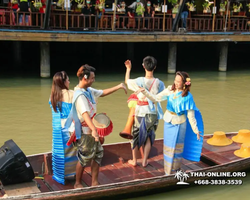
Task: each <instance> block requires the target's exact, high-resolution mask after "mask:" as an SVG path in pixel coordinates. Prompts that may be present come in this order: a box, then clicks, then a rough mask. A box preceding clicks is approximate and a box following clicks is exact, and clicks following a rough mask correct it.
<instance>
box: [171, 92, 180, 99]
mask: <svg viewBox="0 0 250 200" xmlns="http://www.w3.org/2000/svg"><path fill="white" fill-rule="evenodd" d="M176 93H178V92H175V93H174V96H173V99H177V98H179V97H180V96H181V94H182V93H180V94H179V95H178V96H176Z"/></svg>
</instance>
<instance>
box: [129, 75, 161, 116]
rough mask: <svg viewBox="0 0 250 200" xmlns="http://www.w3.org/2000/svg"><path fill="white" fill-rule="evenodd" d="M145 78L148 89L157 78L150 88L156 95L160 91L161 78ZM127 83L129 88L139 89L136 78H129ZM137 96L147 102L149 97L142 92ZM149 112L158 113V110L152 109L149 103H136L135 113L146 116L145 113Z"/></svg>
mask: <svg viewBox="0 0 250 200" xmlns="http://www.w3.org/2000/svg"><path fill="white" fill-rule="evenodd" d="M143 79H144V83H145V86H146V87H147V89H149V88H150V87H151V85H152V83H153V81H154V80H155V81H154V83H153V85H152V87H151V89H150V93H152V94H154V95H156V94H157V93H158V91H159V89H158V88H159V83H160V80H159V79H158V78H156V79H147V78H143ZM127 85H128V89H130V90H132V91H134V92H135V91H137V90H139V86H138V85H137V83H136V79H128V80H127ZM137 97H138V99H139V101H146V102H147V101H148V100H147V97H146V96H145V95H144V94H142V93H139V94H138V95H137ZM149 113H152V114H156V111H151V109H150V108H149V106H148V105H144V106H139V105H136V108H135V115H136V116H139V117H145V114H149Z"/></svg>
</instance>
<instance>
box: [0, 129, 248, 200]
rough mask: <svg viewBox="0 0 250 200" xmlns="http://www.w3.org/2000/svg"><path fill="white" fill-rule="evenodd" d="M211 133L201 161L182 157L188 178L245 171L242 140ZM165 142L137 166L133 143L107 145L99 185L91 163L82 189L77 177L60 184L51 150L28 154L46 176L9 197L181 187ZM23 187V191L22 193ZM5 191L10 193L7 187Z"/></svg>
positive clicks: (37, 170) (78, 195)
mask: <svg viewBox="0 0 250 200" xmlns="http://www.w3.org/2000/svg"><path fill="white" fill-rule="evenodd" d="M235 134H236V133H228V134H227V137H229V138H231V137H232V136H234V135H235ZM210 137H212V135H206V136H204V144H203V150H202V156H201V161H200V162H190V161H187V160H183V162H182V169H183V170H185V171H186V173H187V174H189V177H190V178H188V179H187V180H186V182H188V183H194V181H195V180H198V179H205V177H191V176H190V172H203V173H207V172H218V173H219V172H236V171H245V170H247V169H249V168H250V158H245V159H242V158H239V157H236V156H235V155H234V153H233V152H234V151H235V150H237V149H239V148H240V144H238V143H235V142H233V143H232V144H231V145H228V146H224V147H215V146H211V145H209V144H207V142H206V140H207V139H209V138H210ZM162 145H163V140H162V139H159V140H156V141H155V143H154V146H153V147H152V151H151V154H150V156H149V165H148V166H147V167H145V168H143V167H142V166H141V162H140V160H139V165H138V166H136V167H132V166H130V165H128V164H127V160H128V159H131V150H130V148H131V147H130V143H128V142H126V143H117V144H108V145H104V155H105V156H104V158H103V162H102V167H101V168H100V173H99V182H100V185H99V186H94V187H90V185H91V170H90V167H89V166H88V167H86V168H85V172H84V174H83V175H82V183H83V185H84V186H85V187H84V188H83V189H73V185H74V177H72V179H69V180H67V183H66V185H61V184H59V183H57V182H56V181H54V180H53V179H52V175H51V174H52V168H51V153H44V154H38V155H32V156H28V159H29V161H30V163H31V165H32V167H33V170H34V172H35V174H36V175H41V174H42V175H43V177H36V178H35V179H34V180H33V184H34V183H35V185H36V186H38V187H36V186H35V187H36V189H37V191H36V192H35V193H34V187H31V186H30V187H24V188H19V186H20V185H23V184H27V183H22V184H16V185H13V186H12V191H13V189H15V194H14V196H10V195H8V197H6V199H31V198H32V199H71V200H73V199H91V198H105V197H109V198H111V197H114V196H116V198H117V197H119V195H121V196H122V197H123V198H124V197H129V195H131V194H135V193H138V192H139V193H140V194H146V192H148V191H150V192H152V191H153V190H157V191H159V190H161V189H164V191H166V190H167V188H178V187H182V186H180V185H177V184H176V183H177V182H178V180H177V179H176V177H175V175H174V174H173V175H170V176H165V175H164V165H163V146H162ZM206 178H207V177H206ZM213 179H214V178H213ZM223 179H225V178H223ZM18 185H19V186H18ZM7 187H9V186H7ZM4 188H5V187H4ZM32 188H33V189H32ZM38 188H39V189H38ZM10 190H11V189H10ZM30 190H33V191H30ZM18 191H19V193H18ZM22 191H23V194H21V192H22ZM32 192H33V193H32ZM6 193H7V194H8V191H7V190H6ZM29 193H30V194H29ZM3 195H4V193H3V192H2V196H3ZM117 195H118V196H117ZM126 195H127V196H126ZM121 196H120V197H121ZM0 199H4V198H0ZM118 199H119V198H118Z"/></svg>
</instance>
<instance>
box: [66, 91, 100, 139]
mask: <svg viewBox="0 0 250 200" xmlns="http://www.w3.org/2000/svg"><path fill="white" fill-rule="evenodd" d="M80 95H84V96H85V97H86V98H87V99H88V100H89V101H90V102H91V103H92V104H95V99H94V97H93V96H92V93H91V90H90V89H88V88H87V90H85V91H83V90H81V89H79V90H76V91H75V92H74V96H73V102H72V108H71V111H70V113H69V116H68V118H67V120H66V122H65V126H64V129H63V131H68V128H69V127H70V125H71V123H72V122H73V121H74V123H75V134H76V139H77V140H78V139H80V138H81V133H82V124H81V122H80V120H79V118H78V116H77V111H76V105H75V103H76V100H77V98H78V97H79V96H80Z"/></svg>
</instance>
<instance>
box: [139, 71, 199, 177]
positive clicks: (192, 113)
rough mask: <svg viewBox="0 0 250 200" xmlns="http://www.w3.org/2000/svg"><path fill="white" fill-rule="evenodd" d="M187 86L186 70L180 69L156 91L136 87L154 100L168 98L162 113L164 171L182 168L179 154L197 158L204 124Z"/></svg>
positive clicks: (188, 84) (170, 171)
mask: <svg viewBox="0 0 250 200" xmlns="http://www.w3.org/2000/svg"><path fill="white" fill-rule="evenodd" d="M190 87H191V79H190V77H189V75H188V73H186V72H180V71H179V72H177V73H176V77H175V80H174V84H173V85H172V86H168V87H167V88H166V89H165V90H163V91H162V92H161V93H159V94H157V95H152V94H151V93H149V92H148V91H147V90H145V89H144V88H141V89H140V90H139V91H140V92H142V93H143V94H144V95H145V96H146V97H147V98H148V99H150V100H151V101H153V102H156V101H157V102H160V101H164V100H167V110H166V112H165V114H164V117H163V119H164V121H165V122H164V144H163V153H164V170H165V174H166V175H169V174H172V173H175V172H176V171H177V170H180V169H181V161H182V158H185V159H187V160H191V161H195V162H199V161H200V155H201V150H202V143H203V138H202V135H203V129H204V128H203V121H202V116H201V113H200V111H199V110H198V108H197V107H196V105H195V102H194V100H193V96H192V94H191V93H190ZM139 91H138V92H139ZM187 118H188V120H187Z"/></svg>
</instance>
